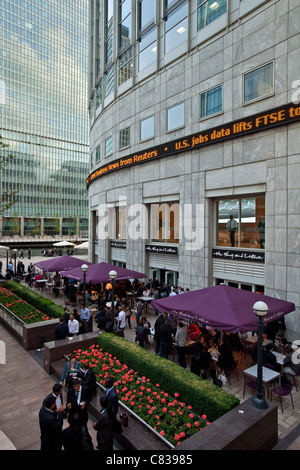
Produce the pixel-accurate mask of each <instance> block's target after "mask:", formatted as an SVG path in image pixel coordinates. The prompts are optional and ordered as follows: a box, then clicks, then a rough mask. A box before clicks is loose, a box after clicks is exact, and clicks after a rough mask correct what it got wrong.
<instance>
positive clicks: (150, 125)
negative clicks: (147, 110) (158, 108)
mask: <svg viewBox="0 0 300 470" xmlns="http://www.w3.org/2000/svg"><path fill="white" fill-rule="evenodd" d="M151 137H154V116H150V117H149V118H146V119H143V120H142V121H141V140H146V139H151Z"/></svg>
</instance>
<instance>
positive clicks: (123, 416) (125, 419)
mask: <svg viewBox="0 0 300 470" xmlns="http://www.w3.org/2000/svg"><path fill="white" fill-rule="evenodd" d="M120 418H121V423H122V426H123V427H124V428H127V426H128V416H127V414H126V413H122V414H121V415H120Z"/></svg>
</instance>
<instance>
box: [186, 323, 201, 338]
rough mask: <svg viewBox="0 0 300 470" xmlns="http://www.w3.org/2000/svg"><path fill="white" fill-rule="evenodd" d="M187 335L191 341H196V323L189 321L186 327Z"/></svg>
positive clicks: (197, 336)
mask: <svg viewBox="0 0 300 470" xmlns="http://www.w3.org/2000/svg"><path fill="white" fill-rule="evenodd" d="M187 333H188V336H189V338H190V339H191V340H192V341H196V340H197V339H198V338H199V335H200V329H199V327H198V325H196V323H194V322H192V321H191V322H190V323H189V325H188V327H187Z"/></svg>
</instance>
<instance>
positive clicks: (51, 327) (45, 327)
mask: <svg viewBox="0 0 300 470" xmlns="http://www.w3.org/2000/svg"><path fill="white" fill-rule="evenodd" d="M0 321H1V322H2V323H3V324H4V325H6V326H7V327H8V328H9V329H10V331H11V332H12V333H13V334H14V335H15V336H16V337H17V338H18V339H19V340H20V341H21V342H22V344H23V347H24V349H25V350H26V351H30V350H32V349H38V348H40V347H42V346H43V344H44V343H45V342H48V341H51V340H53V338H54V331H55V327H56V325H57V324H58V323H59V320H58V319H54V320H46V321H43V322H37V323H31V324H29V325H26V324H25V323H24V322H23V321H22V320H20V319H19V318H18V317H17V316H16V315H14V314H13V313H12V312H11V311H10V310H9V309H7V308H6V307H4V306H3V305H2V304H0Z"/></svg>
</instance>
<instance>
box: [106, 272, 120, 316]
mask: <svg viewBox="0 0 300 470" xmlns="http://www.w3.org/2000/svg"><path fill="white" fill-rule="evenodd" d="M117 275H118V273H117V271H115V270H114V269H113V270H112V271H109V273H108V276H109V279H110V280H111V316H112V324H113V325H114V323H115V279H116V277H117Z"/></svg>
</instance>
